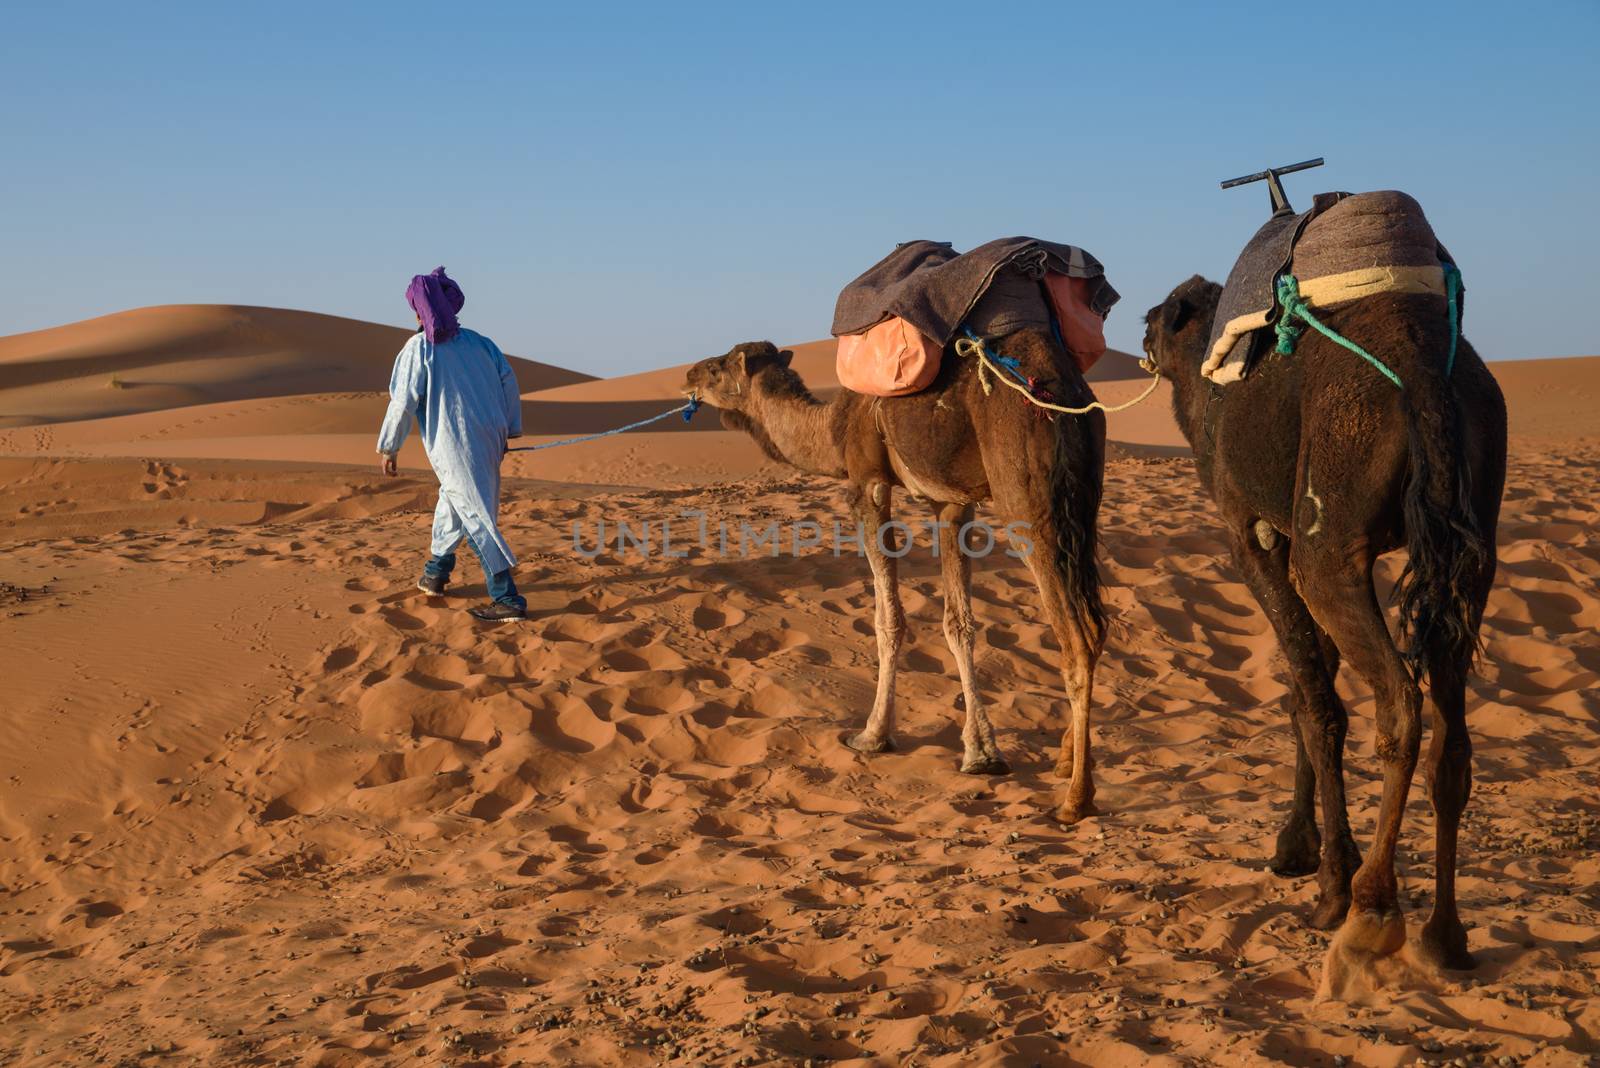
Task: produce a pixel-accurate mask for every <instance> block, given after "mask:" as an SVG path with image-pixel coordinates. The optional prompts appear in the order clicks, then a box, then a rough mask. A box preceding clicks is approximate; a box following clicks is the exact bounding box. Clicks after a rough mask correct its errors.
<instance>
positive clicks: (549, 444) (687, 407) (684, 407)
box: [506, 397, 700, 452]
mask: <svg viewBox="0 0 1600 1068" xmlns="http://www.w3.org/2000/svg"><path fill="white" fill-rule="evenodd" d="M699 410H700V398H699V397H690V398H689V403H688V404H680V405H678V407H676V408H674V409H672V410H671V411H670V412H662V413H661V414H660V415H652V416H651V417H650V418H648V419H641V420H639V421H638V422H637V423H629V424H628V425H627V426H619V427H617V428H616V429H615V430H602V431H600V433H598V434H585V435H583V436H582V437H577V438H563V439H562V440H560V441H546V442H544V443H543V444H540V445H518V446H517V447H515V448H510V449H507V450H506V451H507V452H538V451H539V450H540V449H559V448H560V447H561V446H563V445H580V444H582V443H583V442H585V441H598V440H599V439H601V438H609V437H613V436H615V435H617V434H626V433H627V432H628V431H630V430H638V429H639V428H640V427H642V426H649V425H650V424H651V423H659V422H661V420H663V419H665V418H667V417H668V416H673V415H677V414H678V413H679V412H682V413H683V421H684V422H685V423H687V422H688V421H689V420H690V419H693V418H694V413H695V412H697V411H699Z"/></svg>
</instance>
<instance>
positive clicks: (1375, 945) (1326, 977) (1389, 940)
mask: <svg viewBox="0 0 1600 1068" xmlns="http://www.w3.org/2000/svg"><path fill="white" fill-rule="evenodd" d="M1405 945H1406V920H1405V917H1404V916H1403V915H1401V913H1400V910H1399V909H1392V910H1389V911H1385V912H1371V911H1368V910H1366V909H1352V910H1351V911H1350V914H1349V915H1348V916H1346V917H1345V921H1344V926H1343V927H1341V928H1339V933H1338V934H1336V935H1334V936H1333V942H1332V943H1331V944H1330V945H1329V946H1328V955H1327V956H1326V957H1324V958H1323V961H1322V985H1321V988H1320V989H1319V990H1318V992H1317V998H1318V1000H1325V999H1330V998H1331V999H1333V1000H1336V1001H1356V1000H1360V999H1361V998H1362V997H1363V996H1365V995H1368V994H1372V993H1375V992H1376V991H1377V990H1379V989H1381V988H1383V987H1386V986H1391V985H1394V984H1395V983H1396V981H1397V980H1401V979H1402V977H1403V976H1404V975H1405V973H1406V969H1405V966H1404V962H1403V961H1402V960H1400V959H1399V957H1400V952H1401V950H1403V949H1405Z"/></svg>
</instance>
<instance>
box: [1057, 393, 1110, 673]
mask: <svg viewBox="0 0 1600 1068" xmlns="http://www.w3.org/2000/svg"><path fill="white" fill-rule="evenodd" d="M1055 434H1056V447H1055V456H1054V458H1053V461H1052V464H1051V468H1050V510H1051V519H1052V520H1053V521H1054V525H1055V528H1056V544H1055V554H1056V568H1057V570H1058V572H1059V573H1060V575H1061V577H1062V579H1063V580H1064V584H1065V586H1066V590H1067V597H1068V600H1069V602H1070V603H1069V604H1068V606H1067V607H1068V610H1069V611H1071V612H1072V613H1074V614H1075V615H1076V616H1077V619H1078V623H1079V625H1080V626H1081V627H1082V628H1083V630H1084V632H1085V633H1086V634H1087V635H1088V637H1089V640H1090V642H1091V643H1092V644H1093V646H1094V648H1095V650H1096V651H1098V650H1099V649H1100V648H1101V647H1102V646H1103V645H1104V643H1105V634H1106V614H1105V605H1104V603H1103V601H1102V600H1101V596H1100V566H1099V564H1098V563H1097V562H1096V559H1095V528H1096V525H1097V524H1098V522H1099V517H1100V491H1101V479H1102V477H1103V475H1104V470H1105V416H1103V415H1101V414H1100V413H1099V412H1095V413H1093V414H1091V415H1058V416H1056V417H1055Z"/></svg>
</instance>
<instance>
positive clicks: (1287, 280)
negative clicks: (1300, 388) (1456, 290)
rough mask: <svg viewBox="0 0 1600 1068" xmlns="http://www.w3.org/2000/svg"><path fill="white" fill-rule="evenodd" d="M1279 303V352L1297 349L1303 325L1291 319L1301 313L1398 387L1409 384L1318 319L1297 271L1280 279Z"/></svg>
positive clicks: (1320, 330)
mask: <svg viewBox="0 0 1600 1068" xmlns="http://www.w3.org/2000/svg"><path fill="white" fill-rule="evenodd" d="M1278 303H1279V304H1280V305H1282V307H1283V314H1282V315H1280V316H1278V325H1277V332H1278V352H1279V353H1281V354H1282V355H1284V356H1288V355H1290V354H1291V353H1293V352H1294V346H1295V342H1296V341H1298V340H1299V338H1300V334H1301V328H1300V327H1299V326H1296V325H1295V324H1294V323H1293V322H1291V321H1290V320H1291V319H1292V318H1293V317H1294V316H1299V317H1300V318H1302V319H1304V320H1305V321H1306V322H1307V323H1309V324H1311V326H1312V327H1313V328H1314V329H1315V330H1316V331H1317V332H1318V333H1320V334H1322V335H1323V336H1324V337H1326V338H1327V339H1328V340H1329V341H1333V342H1336V343H1337V344H1340V345H1343V346H1344V347H1345V348H1347V349H1349V350H1350V351H1351V352H1353V353H1355V354H1356V355H1357V356H1360V357H1361V358H1362V359H1363V360H1366V361H1367V362H1368V363H1370V364H1371V365H1372V366H1374V367H1376V368H1377V369H1378V371H1379V372H1380V373H1381V374H1382V375H1383V377H1385V378H1387V379H1388V380H1389V381H1391V382H1393V383H1394V385H1395V388H1396V389H1401V390H1403V389H1405V388H1406V387H1405V383H1404V382H1401V381H1400V376H1399V375H1397V374H1395V373H1394V372H1393V371H1391V370H1389V368H1388V366H1387V365H1386V364H1385V363H1384V362H1383V361H1382V360H1380V359H1378V358H1377V357H1376V356H1374V355H1373V354H1372V353H1370V352H1368V351H1367V350H1366V349H1364V348H1362V347H1361V346H1360V345H1357V344H1356V343H1355V342H1354V341H1351V340H1350V339H1349V338H1347V337H1345V336H1344V335H1343V334H1341V333H1339V332H1338V331H1337V330H1330V329H1328V328H1327V327H1326V326H1323V325H1322V323H1320V322H1318V321H1317V317H1316V316H1314V315H1312V314H1311V309H1310V308H1309V307H1308V306H1307V305H1306V302H1305V301H1304V300H1302V299H1301V298H1300V283H1299V282H1297V281H1295V277H1294V275H1292V274H1286V275H1283V276H1282V277H1280V278H1279V279H1278ZM1454 308H1455V305H1454V303H1452V304H1451V309H1452V312H1453V311H1454ZM1453 344H1454V342H1453V341H1452V346H1453Z"/></svg>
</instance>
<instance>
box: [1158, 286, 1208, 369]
mask: <svg viewBox="0 0 1600 1068" xmlns="http://www.w3.org/2000/svg"><path fill="white" fill-rule="evenodd" d="M1221 296H1222V287H1221V286H1219V285H1218V284H1217V283H1215V282H1213V281H1211V280H1209V279H1206V278H1202V277H1201V276H1200V275H1195V276H1194V277H1193V278H1191V279H1189V280H1188V281H1187V282H1183V283H1180V284H1179V285H1178V287H1177V288H1176V289H1174V290H1173V291H1172V292H1171V293H1170V294H1168V296H1167V299H1166V300H1164V301H1162V302H1161V303H1160V304H1158V305H1156V306H1155V307H1154V308H1151V309H1150V310H1149V311H1148V312H1146V313H1145V317H1144V323H1145V326H1144V354H1145V356H1146V357H1147V358H1148V359H1149V360H1150V362H1151V363H1154V364H1155V365H1156V369H1157V370H1159V371H1160V372H1161V373H1162V374H1164V375H1167V376H1168V377H1171V376H1172V375H1173V374H1174V373H1175V372H1176V371H1177V370H1178V369H1179V368H1180V367H1182V366H1185V365H1186V364H1193V365H1195V366H1199V361H1200V359H1201V358H1202V356H1203V353H1204V349H1205V344H1206V341H1207V339H1208V338H1209V337H1210V334H1211V321H1212V320H1213V319H1215V318H1216V315H1217V301H1218V299H1219V298H1220V297H1221Z"/></svg>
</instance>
